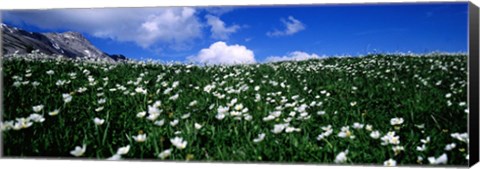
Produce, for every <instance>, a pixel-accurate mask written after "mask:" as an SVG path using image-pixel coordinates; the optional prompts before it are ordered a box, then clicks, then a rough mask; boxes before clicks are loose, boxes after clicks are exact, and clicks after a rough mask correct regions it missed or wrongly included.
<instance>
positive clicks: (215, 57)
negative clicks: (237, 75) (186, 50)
mask: <svg viewBox="0 0 480 169" xmlns="http://www.w3.org/2000/svg"><path fill="white" fill-rule="evenodd" d="M189 60H190V61H193V62H197V63H202V64H203V63H206V64H226V65H232V64H251V63H256V61H255V56H254V54H253V51H251V50H249V49H247V48H246V47H245V46H241V45H237V44H235V45H227V44H226V43H225V42H222V41H218V42H215V43H213V44H212V45H210V47H209V48H205V49H202V50H200V52H198V55H196V56H191V57H189Z"/></svg>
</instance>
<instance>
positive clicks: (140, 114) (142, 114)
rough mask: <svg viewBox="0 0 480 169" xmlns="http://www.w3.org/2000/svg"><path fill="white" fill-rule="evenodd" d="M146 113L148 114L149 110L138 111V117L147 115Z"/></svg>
mask: <svg viewBox="0 0 480 169" xmlns="http://www.w3.org/2000/svg"><path fill="white" fill-rule="evenodd" d="M145 115H147V112H144V111H142V112H139V113H137V117H138V118H142V117H145Z"/></svg>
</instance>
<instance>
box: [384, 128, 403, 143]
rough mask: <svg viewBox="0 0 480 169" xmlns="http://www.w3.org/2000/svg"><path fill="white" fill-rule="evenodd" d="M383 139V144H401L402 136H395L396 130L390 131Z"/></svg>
mask: <svg viewBox="0 0 480 169" xmlns="http://www.w3.org/2000/svg"><path fill="white" fill-rule="evenodd" d="M381 140H382V141H383V142H382V143H381V144H382V145H387V144H395V145H398V144H400V136H395V132H394V131H390V132H388V133H387V134H386V135H385V136H383V137H382V138H381Z"/></svg>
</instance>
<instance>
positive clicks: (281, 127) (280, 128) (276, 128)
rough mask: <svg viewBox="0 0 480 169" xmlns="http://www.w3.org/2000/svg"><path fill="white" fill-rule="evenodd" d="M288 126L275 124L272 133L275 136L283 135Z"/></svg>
mask: <svg viewBox="0 0 480 169" xmlns="http://www.w3.org/2000/svg"><path fill="white" fill-rule="evenodd" d="M287 126H288V124H275V125H274V126H273V130H272V132H273V133H275V134H278V133H281V132H282V131H283V130H284V129H285V128H286V127H287Z"/></svg>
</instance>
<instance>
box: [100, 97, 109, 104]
mask: <svg viewBox="0 0 480 169" xmlns="http://www.w3.org/2000/svg"><path fill="white" fill-rule="evenodd" d="M105 102H107V99H105V98H103V99H100V100H98V104H104V103H105Z"/></svg>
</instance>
